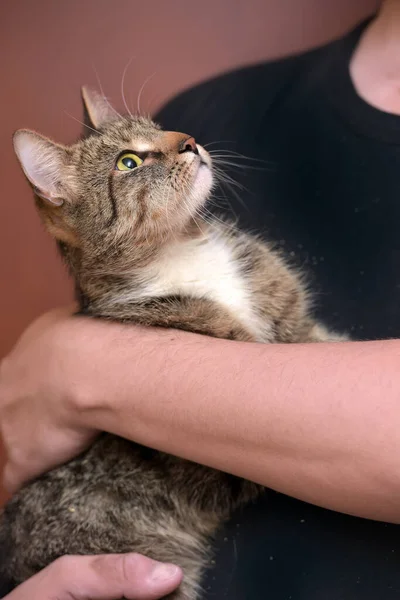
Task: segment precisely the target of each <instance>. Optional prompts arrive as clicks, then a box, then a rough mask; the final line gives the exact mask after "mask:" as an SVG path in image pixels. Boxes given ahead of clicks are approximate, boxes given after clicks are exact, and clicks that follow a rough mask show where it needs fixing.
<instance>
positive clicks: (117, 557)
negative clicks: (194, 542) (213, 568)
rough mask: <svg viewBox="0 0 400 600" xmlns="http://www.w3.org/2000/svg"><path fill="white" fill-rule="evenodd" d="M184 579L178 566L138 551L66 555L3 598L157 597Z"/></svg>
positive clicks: (95, 599)
mask: <svg viewBox="0 0 400 600" xmlns="http://www.w3.org/2000/svg"><path fill="white" fill-rule="evenodd" d="M181 581H182V572H181V570H180V569H179V567H177V566H175V565H170V564H163V563H159V562H156V561H154V560H151V559H150V558H146V557H145V556H141V555H139V554H114V555H113V554H105V555H102V556H63V557H62V558H59V559H58V560H56V561H55V562H54V563H52V564H51V565H49V566H48V567H46V568H45V569H43V571H40V573H37V575H35V576H34V577H32V578H31V579H28V580H27V581H25V582H24V583H23V584H21V585H20V586H19V587H17V588H15V590H13V591H12V592H11V593H10V594H8V596H6V597H5V598H4V600H27V599H28V598H29V600H54V599H55V598H57V600H71V598H74V600H119V599H120V598H126V599H127V600H156V599H157V598H163V597H164V596H166V595H167V594H169V593H171V592H172V591H173V590H174V589H175V588H177V587H178V585H179V584H180V582H181Z"/></svg>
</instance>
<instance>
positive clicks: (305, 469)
mask: <svg viewBox="0 0 400 600" xmlns="http://www.w3.org/2000/svg"><path fill="white" fill-rule="evenodd" d="M91 326H93V327H94V328H102V329H103V331H102V332H101V335H100V332H99V331H96V334H95V335H93V337H92V336H90V333H89V331H88V332H87V335H88V337H87V340H88V341H87V343H86V344H85V347H86V350H85V352H87V355H88V356H87V363H86V366H85V369H84V376H83V377H81V376H79V379H78V382H79V386H78V387H79V389H80V395H79V397H80V400H79V401H78V404H79V407H80V419H82V422H84V423H85V424H87V425H89V424H90V426H94V427H97V428H99V429H102V430H107V431H111V432H113V433H115V434H118V435H120V436H123V437H126V438H129V439H132V440H135V441H137V442H139V443H142V444H144V445H147V446H150V447H154V448H157V449H159V450H163V451H166V452H169V453H171V454H176V455H178V456H181V457H184V458H188V459H190V460H193V461H196V462H199V463H203V464H205V465H208V466H211V467H214V468H217V469H220V470H224V471H227V472H229V473H232V474H235V475H238V476H242V477H245V478H247V479H251V480H254V481H256V482H259V483H261V484H263V485H265V486H268V487H271V488H273V489H276V490H278V491H281V492H284V493H287V494H290V495H293V496H296V497H298V498H300V499H303V500H306V501H309V502H313V503H316V504H319V505H322V506H325V507H328V508H332V509H335V510H340V511H343V512H348V513H352V514H356V515H360V516H365V517H368V518H377V519H383V520H388V521H395V522H400V436H399V434H398V431H399V428H400V403H399V393H400V376H399V375H398V368H397V365H398V362H399V358H400V341H390V342H389V341H387V342H371V343H369V342H368V343H365V342H364V343H342V344H312V345H311V344H308V345H279V346H278V345H261V344H247V343H238V342H230V341H224V340H216V339H211V338H206V337H202V336H198V335H193V334H189V333H185V332H175V331H160V330H141V329H137V328H130V327H126V326H124V327H120V326H118V325H107V324H103V323H97V322H93V323H92V324H91ZM93 333H95V331H93ZM90 338H91V339H93V340H99V339H101V340H102V344H101V347H98V344H97V341H93V342H90V341H89V339H90ZM80 355H82V353H80Z"/></svg>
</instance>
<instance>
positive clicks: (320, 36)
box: [0, 0, 378, 358]
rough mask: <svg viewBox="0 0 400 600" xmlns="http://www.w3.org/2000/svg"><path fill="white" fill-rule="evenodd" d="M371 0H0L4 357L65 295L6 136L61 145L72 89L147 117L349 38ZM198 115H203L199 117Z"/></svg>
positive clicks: (70, 132)
mask: <svg viewBox="0 0 400 600" xmlns="http://www.w3.org/2000/svg"><path fill="white" fill-rule="evenodd" d="M377 4H378V1H377V0H323V1H321V0H201V1H200V2H198V1H195V0H153V1H151V0H148V1H147V2H137V1H135V2H134V1H131V2H129V1H128V0H125V2H122V1H118V2H117V1H116V0H67V1H65V2H63V1H62V0H35V1H32V0H20V1H18V0H14V1H13V2H10V1H7V0H3V1H2V2H0V56H1V65H0V89H1V111H0V159H1V160H0V165H1V167H0V175H1V176H0V198H1V200H0V282H1V284H0V285H1V293H0V358H1V357H2V356H4V354H5V353H6V352H7V351H8V350H9V349H10V348H11V346H12V344H13V343H14V341H15V340H16V338H17V336H18V335H19V334H20V332H21V331H22V330H23V328H24V327H25V326H26V325H27V324H28V323H29V322H30V321H31V320H32V319H33V318H34V317H35V316H37V315H39V314H40V313H41V312H43V311H45V310H46V309H48V308H50V307H53V306H56V305H59V304H62V303H65V302H66V301H68V300H69V299H70V298H71V285H70V282H69V281H68V280H67V278H66V275H65V273H64V271H63V268H62V266H61V264H60V261H59V259H58V257H57V255H56V252H55V250H54V247H53V244H52V242H51V240H50V239H49V238H48V237H47V235H46V234H45V233H44V231H42V229H41V226H40V224H39V220H38V219H37V216H36V214H35V211H34V207H33V202H32V201H31V194H30V191H29V189H28V186H27V184H26V183H25V182H24V180H23V177H22V174H21V172H20V170H19V168H18V166H17V162H16V159H15V158H14V155H13V150H12V146H11V135H12V133H13V131H14V130H15V129H17V128H20V127H29V128H32V129H37V130H38V131H40V132H41V133H43V134H46V135H48V136H50V137H54V138H55V139H56V140H58V141H60V142H69V141H72V140H73V139H74V138H75V137H76V136H77V135H78V134H79V133H80V130H81V126H80V124H79V123H78V122H77V121H76V120H74V118H75V119H81V105H80V96H79V88H80V86H81V85H82V84H84V83H87V84H92V85H96V83H97V82H96V75H95V70H97V72H98V75H99V78H100V80H101V83H102V86H103V88H104V91H105V93H106V95H107V96H108V97H109V98H110V99H111V101H112V102H113V103H114V104H115V106H116V108H117V109H118V110H120V109H122V108H123V101H122V96H121V78H122V73H123V70H124V67H125V66H126V65H127V64H128V62H129V61H130V60H131V63H130V66H129V69H128V70H127V73H126V78H125V94H126V100H127V102H128V104H129V106H130V108H134V107H135V106H136V100H137V95H138V91H139V90H140V88H141V86H142V84H143V83H144V82H145V81H146V79H147V78H148V77H149V76H151V75H153V76H152V78H151V80H150V81H149V82H148V83H147V85H146V86H145V89H144V92H143V95H142V103H141V104H142V109H143V110H145V111H147V112H152V111H154V110H155V109H156V108H157V107H158V106H159V105H160V104H161V103H162V102H164V101H165V100H166V99H167V98H168V97H169V96H171V95H172V94H173V93H175V92H177V91H179V90H180V89H182V88H184V87H186V86H188V85H190V84H192V83H194V82H197V81H199V80H201V79H203V78H206V77H207V76H209V75H211V74H215V73H218V72H221V71H224V70H226V69H229V68H231V67H234V66H236V65H242V64H247V63H252V62H255V61H259V60H262V59H267V58H272V57H276V56H281V55H284V54H289V53H293V52H296V51H299V50H302V49H304V48H308V47H311V46H315V45H319V44H321V43H323V42H325V41H327V40H330V39H333V38H334V37H336V36H338V35H340V34H341V33H343V32H345V31H347V30H348V29H349V28H350V27H351V26H352V25H354V24H355V23H356V22H357V21H359V20H361V19H362V18H363V17H365V16H366V15H368V14H370V13H372V12H373V11H374V10H375V8H376V6H377ZM199 118H201V115H199Z"/></svg>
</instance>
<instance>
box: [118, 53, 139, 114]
mask: <svg viewBox="0 0 400 600" xmlns="http://www.w3.org/2000/svg"><path fill="white" fill-rule="evenodd" d="M135 57H136V55H135V54H133V55H132V56H131V58H130V59H129V60H128V62H127V64H126V65H125V68H124V71H123V73H122V79H121V96H122V101H123V103H124V106H125V108H126V110H127V112H128V115H129V116H130V117H131V119H133V118H134V117H133V114H132V113H131V111H130V110H129V106H128V104H127V101H126V97H125V77H126V74H127V72H128V69H129V67H130V66H131V64H132V61H133V59H134V58H135Z"/></svg>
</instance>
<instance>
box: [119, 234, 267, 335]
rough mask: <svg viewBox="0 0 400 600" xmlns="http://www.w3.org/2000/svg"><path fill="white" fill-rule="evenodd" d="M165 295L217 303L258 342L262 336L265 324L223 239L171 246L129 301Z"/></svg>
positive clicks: (149, 268)
mask: <svg viewBox="0 0 400 600" xmlns="http://www.w3.org/2000/svg"><path fill="white" fill-rule="evenodd" d="M168 295H190V296H193V297H196V298H207V299H209V300H212V301H214V302H217V303H218V304H220V305H222V306H224V307H226V308H227V309H229V310H230V312H231V313H232V314H234V315H235V316H236V318H237V319H238V320H239V321H240V322H241V323H242V324H243V325H244V326H245V327H246V328H247V329H248V330H249V331H251V332H252V333H253V334H254V335H255V336H256V338H257V339H260V338H261V337H264V336H265V333H266V331H265V324H261V323H260V320H259V318H258V316H257V315H256V314H255V311H254V310H253V308H252V303H251V297H250V290H249V286H248V284H247V283H246V281H245V278H244V277H243V276H242V275H241V273H240V270H239V268H238V265H237V262H236V261H235V259H234V257H233V255H232V249H231V248H230V247H229V245H228V244H227V243H226V241H225V240H224V238H222V237H219V236H217V235H215V236H210V237H209V238H207V239H201V240H187V241H184V242H177V243H174V244H171V245H170V246H169V247H168V248H167V249H166V250H165V251H164V253H163V254H162V255H161V256H160V257H159V258H158V259H157V260H156V261H154V262H153V263H152V264H151V265H150V266H148V267H147V268H146V273H145V283H144V285H143V286H141V287H140V290H135V291H132V297H131V299H140V298H144V297H157V296H168ZM120 300H121V299H120ZM124 300H126V298H124Z"/></svg>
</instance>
